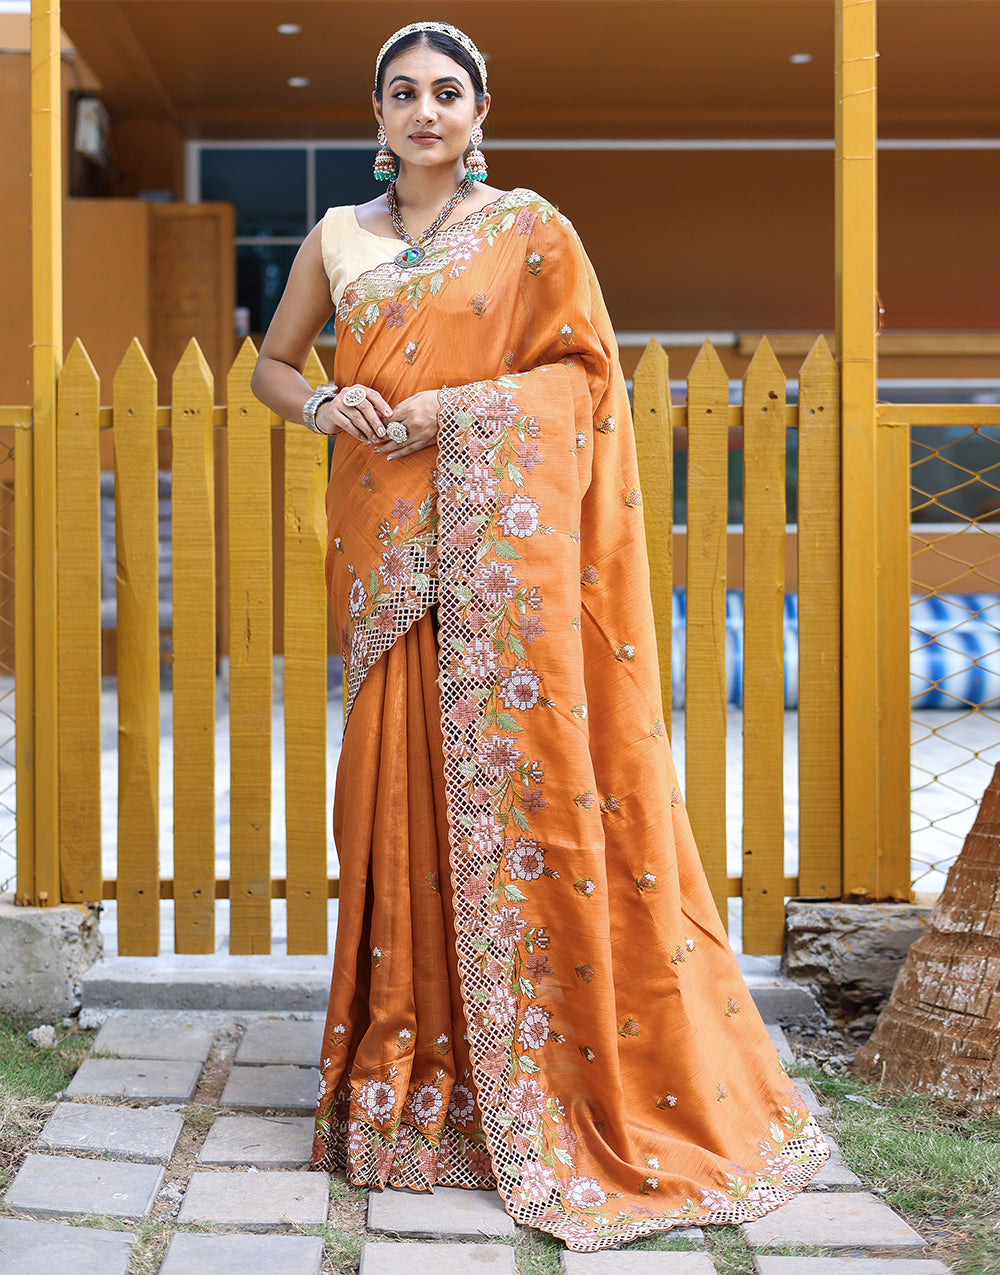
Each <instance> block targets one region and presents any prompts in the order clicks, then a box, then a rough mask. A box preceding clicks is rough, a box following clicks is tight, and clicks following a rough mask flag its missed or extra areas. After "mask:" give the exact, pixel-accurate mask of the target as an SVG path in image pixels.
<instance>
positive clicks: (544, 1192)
mask: <svg viewBox="0 0 1000 1275" xmlns="http://www.w3.org/2000/svg"><path fill="white" fill-rule="evenodd" d="M558 1185H559V1180H558V1179H557V1177H556V1175H555V1174H554V1173H553V1172H552V1170H551V1169H550V1168H548V1166H547V1165H544V1164H540V1163H538V1162H537V1161H535V1162H534V1163H528V1164H525V1165H524V1167H523V1168H522V1169H521V1177H520V1180H519V1182H518V1187H519V1190H520V1193H521V1196H522V1198H523V1199H524V1200H525V1201H526V1202H527V1203H530V1204H544V1203H545V1201H546V1200H547V1199H548V1198H549V1196H550V1195H551V1194H552V1192H553V1191H554V1190H555V1189H556V1187H557V1186H558Z"/></svg>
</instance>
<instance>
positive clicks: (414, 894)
mask: <svg viewBox="0 0 1000 1275" xmlns="http://www.w3.org/2000/svg"><path fill="white" fill-rule="evenodd" d="M337 324H338V329H337V330H338V346H337V361H336V367H335V373H336V380H337V382H338V383H339V384H348V383H352V382H360V383H362V384H367V385H374V386H375V387H376V388H378V389H379V390H380V392H381V393H382V394H383V395H384V396H385V397H386V398H387V400H388V401H389V402H390V403H394V402H398V401H399V400H400V399H401V398H402V397H405V396H406V395H409V394H412V393H414V392H416V391H417V390H420V389H436V390H438V391H439V401H440V405H441V410H440V413H439V417H438V424H439V431H438V437H437V446H436V447H435V448H427V449H424V450H423V451H420V452H417V453H415V454H413V455H411V456H408V457H405V458H403V459H402V460H400V461H396V462H391V463H390V462H387V461H386V460H385V459H384V458H382V457H378V456H375V455H373V454H372V453H371V452H370V451H369V450H367V449H366V448H364V447H363V446H361V445H359V444H357V443H355V442H354V441H353V440H352V439H350V438H347V437H344V436H342V437H341V438H339V439H338V442H337V445H336V448H335V451H334V459H333V467H332V472H331V480H330V487H329V491H328V496H327V511H328V518H329V534H330V545H329V554H328V557H327V580H328V586H329V589H330V600H331V605H332V608H333V611H334V614H335V616H336V619H337V623H338V627H339V630H340V638H341V649H342V650H343V651H344V654H345V661H346V665H347V680H348V686H349V695H348V704H347V708H348V712H349V717H348V722H347V728H346V733H345V739H344V749H343V753H342V756H341V763H340V770H339V773H338V777H337V796H336V801H335V808H334V830H335V835H336V839H337V846H338V851H339V854H340V859H341V892H340V920H339V924H338V932H337V946H336V953H335V957H334V972H333V981H332V988H331V1000H330V1012H329V1017H328V1021H327V1027H326V1034H325V1037H324V1048H323V1058H322V1079H321V1085H320V1096H319V1103H318V1107H317V1121H316V1129H317V1135H316V1142H315V1146H314V1155H313V1163H314V1164H315V1165H316V1166H317V1167H322V1168H333V1167H336V1168H342V1169H344V1170H345V1172H346V1173H347V1175H348V1177H349V1178H350V1180H351V1181H353V1182H356V1183H359V1184H363V1185H366V1186H370V1187H374V1188H376V1189H378V1188H381V1187H383V1186H385V1185H387V1184H389V1185H398V1186H407V1187H411V1188H414V1189H417V1190H427V1189H432V1188H433V1186H434V1185H435V1184H439V1185H440V1184H447V1185H459V1186H465V1187H491V1186H493V1185H495V1186H496V1188H497V1189H498V1190H499V1192H500V1195H501V1197H502V1199H503V1201H504V1204H505V1206H506V1208H507V1210H508V1212H509V1213H510V1214H511V1215H512V1216H513V1217H514V1218H515V1220H517V1221H518V1222H521V1223H525V1224H528V1225H532V1226H536V1227H539V1228H540V1229H543V1230H545V1231H548V1232H550V1233H552V1234H554V1235H556V1236H558V1237H560V1238H561V1239H563V1240H564V1241H565V1243H566V1244H567V1245H568V1246H569V1247H571V1248H574V1249H577V1250H580V1251H592V1250H595V1249H600V1248H604V1247H607V1246H609V1245H615V1244H621V1243H623V1242H626V1241H628V1240H630V1239H633V1238H635V1237H637V1236H640V1235H644V1234H648V1233H650V1232H654V1231H664V1230H669V1229H670V1228H672V1227H676V1226H684V1225H692V1224H695V1225H700V1224H706V1223H709V1224H710V1223H727V1222H743V1221H750V1220H752V1219H754V1218H756V1217H760V1216H762V1215H763V1214H764V1213H766V1212H768V1211H769V1210H770V1209H773V1208H775V1207H777V1206H778V1205H780V1204H782V1203H783V1202H784V1201H786V1200H788V1199H791V1198H792V1196H794V1195H795V1194H796V1193H797V1192H798V1191H800V1190H801V1189H802V1188H803V1186H805V1185H806V1183H807V1182H808V1181H809V1179H810V1178H811V1177H812V1176H813V1175H814V1174H815V1173H816V1172H817V1171H818V1169H819V1168H820V1167H821V1166H822V1164H823V1163H824V1161H825V1159H826V1158H827V1156H828V1148H827V1146H826V1143H825V1141H824V1140H823V1137H822V1134H821V1133H820V1131H819V1129H818V1127H817V1126H816V1124H815V1122H814V1121H813V1120H812V1117H811V1116H810V1115H809V1113H808V1111H807V1110H806V1108H805V1107H804V1105H803V1104H802V1102H801V1099H800V1098H799V1095H798V1094H797V1093H796V1091H795V1090H794V1088H793V1087H792V1086H791V1085H790V1083H789V1081H788V1078H787V1076H785V1074H784V1071H783V1068H782V1067H781V1064H780V1062H779V1061H778V1058H777V1056H776V1054H775V1051H774V1048H773V1046H772V1045H771V1042H770V1040H769V1038H768V1035H767V1032H766V1029H765V1028H764V1025H763V1023H762V1022H761V1020H760V1016H759V1014H758V1013H757V1011H756V1009H755V1007H754V1004H753V1001H752V999H751V997H750V995H749V993H748V992H747V989H746V987H745V985H744V983H743V980H742V978H741V976H740V972H739V968H738V966H737V964H736V962H735V959H734V957H733V955H732V952H731V950H730V948H729V945H728V942H727V939H726V935H725V932H724V929H723V927H722V924H721V921H720V919H719V916H718V913H717V912H716V909H715V905H714V902H713V900H712V896H711V893H710V891H709V889H708V885H707V882H706V880H705V876H704V872H703V871H702V868H701V863H700V860H699V857H698V851H697V847H696V845H695V842H694V838H693V836H692V833H691V827H690V824H689V822H688V818H687V813H686V810H685V808H684V803H683V798H682V796H681V793H680V791H679V790H678V787H677V777H676V772H675V770H674V766H673V761H672V758H671V754H670V746H669V742H668V740H667V737H666V729H665V725H664V723H663V721H662V719H661V718H662V706H661V704H662V701H661V696H660V686H659V673H658V661H657V658H656V641H655V626H654V623H653V615H652V606H651V603H650V598H649V576H648V565H647V559H646V550H645V539H644V531H643V518H642V508H641V506H642V496H641V492H640V490H639V485H638V469H637V462H636V456H635V444H634V438H633V436H632V432H631V422H630V417H629V404H628V396H627V392H626V389H625V385H624V382H623V380H622V377H621V371H620V368H619V367H618V365H617V358H616V354H615V346H614V335H613V330H612V328H611V324H610V321H609V319H608V316H607V313H606V311H605V310H604V307H603V302H602V300H601V297H600V291H599V289H598V287H597V284H596V280H595V279H594V277H593V271H592V269H591V267H590V263H589V262H588V261H587V258H586V255H585V254H584V253H583V250H582V248H581V246H580V244H579V241H578V240H577V238H576V236H575V233H574V232H573V230H572V227H570V226H569V224H568V223H567V222H566V221H565V219H563V218H561V217H559V215H558V214H557V213H556V212H555V210H554V209H553V208H552V207H551V205H548V204H547V203H545V201H544V200H542V199H540V198H539V197H538V196H537V195H534V194H532V193H531V192H527V191H513V192H510V193H509V194H508V195H505V196H504V197H503V198H501V199H500V200H498V201H497V203H496V204H494V205H491V206H490V208H488V209H485V210H482V211H481V212H479V213H476V214H474V215H473V216H471V217H470V218H467V219H466V221H464V222H462V223H461V224H460V225H459V226H457V227H453V228H452V229H450V230H447V231H445V232H442V233H441V234H440V235H439V236H437V237H436V238H435V240H434V241H433V245H432V249H431V251H430V252H429V253H428V256H427V259H426V261H425V262H424V263H421V264H420V265H419V266H417V267H412V268H410V267H406V268H402V267H398V266H396V265H394V264H393V263H392V261H391V260H390V261H388V262H386V264H385V265H383V266H379V267H377V268H376V269H374V270H370V271H367V272H365V274H363V275H362V276H360V277H359V278H358V279H357V280H355V281H354V282H353V283H352V284H351V285H349V287H348V288H347V290H346V291H345V293H344V296H343V298H342V300H341V303H340V306H339V308H338V314H337ZM664 530H665V532H666V531H667V530H668V529H666V528H665V529H664ZM724 764H725V762H724V759H723V758H720V765H724Z"/></svg>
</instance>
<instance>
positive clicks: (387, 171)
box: [372, 124, 485, 182]
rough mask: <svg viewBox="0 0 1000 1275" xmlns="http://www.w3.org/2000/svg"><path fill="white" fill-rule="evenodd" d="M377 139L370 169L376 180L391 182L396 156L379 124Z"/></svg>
mask: <svg viewBox="0 0 1000 1275" xmlns="http://www.w3.org/2000/svg"><path fill="white" fill-rule="evenodd" d="M377 140H378V144H379V152H378V154H377V155H376V156H375V164H374V166H373V168H372V171H373V172H374V174H375V180H376V181H377V182H391V181H393V180H394V179H395V177H396V156H395V155H394V154H393V153H392V151H391V150H390V149H389V147H388V146H387V144H386V143H387V142H388V140H389V139H388V138H387V137H386V135H385V128H384V127H383V126H382V125H381V124H380V125H379V126H378V134H377ZM484 171H485V169H484Z"/></svg>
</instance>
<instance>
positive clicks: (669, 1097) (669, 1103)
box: [656, 1093, 677, 1110]
mask: <svg viewBox="0 0 1000 1275" xmlns="http://www.w3.org/2000/svg"><path fill="white" fill-rule="evenodd" d="M656 1105H657V1106H658V1107H659V1108H660V1109H661V1110H663V1109H664V1108H666V1107H676V1106H677V1099H676V1097H675V1096H674V1095H673V1094H672V1093H665V1094H664V1095H663V1097H662V1098H657V1100H656Z"/></svg>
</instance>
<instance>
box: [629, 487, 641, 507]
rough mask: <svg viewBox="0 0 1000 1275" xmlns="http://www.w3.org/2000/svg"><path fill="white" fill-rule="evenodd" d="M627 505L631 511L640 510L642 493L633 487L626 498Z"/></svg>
mask: <svg viewBox="0 0 1000 1275" xmlns="http://www.w3.org/2000/svg"><path fill="white" fill-rule="evenodd" d="M625 504H626V505H628V507H629V509H638V508H639V506H640V505H641V504H642V494H641V492H640V491H639V490H638V489H637V488H635V487H633V488H632V490H631V491H630V492H629V493H628V495H627V496H626V497H625Z"/></svg>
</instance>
